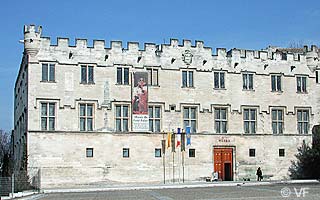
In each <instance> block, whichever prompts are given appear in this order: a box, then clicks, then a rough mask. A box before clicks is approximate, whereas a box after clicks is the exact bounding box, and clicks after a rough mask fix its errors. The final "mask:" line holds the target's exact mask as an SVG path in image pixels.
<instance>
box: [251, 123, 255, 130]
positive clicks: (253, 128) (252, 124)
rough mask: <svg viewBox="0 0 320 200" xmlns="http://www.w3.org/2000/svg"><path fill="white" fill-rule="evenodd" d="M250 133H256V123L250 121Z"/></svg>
mask: <svg viewBox="0 0 320 200" xmlns="http://www.w3.org/2000/svg"><path fill="white" fill-rule="evenodd" d="M251 133H256V123H255V122H251Z"/></svg>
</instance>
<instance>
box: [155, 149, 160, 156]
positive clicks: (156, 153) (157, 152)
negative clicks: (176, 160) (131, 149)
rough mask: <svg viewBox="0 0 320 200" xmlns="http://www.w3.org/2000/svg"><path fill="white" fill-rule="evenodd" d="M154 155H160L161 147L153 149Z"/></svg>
mask: <svg viewBox="0 0 320 200" xmlns="http://www.w3.org/2000/svg"><path fill="white" fill-rule="evenodd" d="M154 156H155V157H156V158H159V157H161V149H155V150H154Z"/></svg>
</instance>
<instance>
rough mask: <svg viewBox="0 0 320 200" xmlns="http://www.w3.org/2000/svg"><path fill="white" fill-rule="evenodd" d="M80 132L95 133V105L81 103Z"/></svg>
mask: <svg viewBox="0 0 320 200" xmlns="http://www.w3.org/2000/svg"><path fill="white" fill-rule="evenodd" d="M79 107H80V131H93V104H87V103H81V104H79Z"/></svg>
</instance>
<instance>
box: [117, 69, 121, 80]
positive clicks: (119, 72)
mask: <svg viewBox="0 0 320 200" xmlns="http://www.w3.org/2000/svg"><path fill="white" fill-rule="evenodd" d="M117 84H122V68H121V67H118V68H117Z"/></svg>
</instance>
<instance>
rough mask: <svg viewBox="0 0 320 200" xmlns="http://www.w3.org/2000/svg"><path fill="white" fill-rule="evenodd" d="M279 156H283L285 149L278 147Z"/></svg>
mask: <svg viewBox="0 0 320 200" xmlns="http://www.w3.org/2000/svg"><path fill="white" fill-rule="evenodd" d="M279 157H285V150H284V149H279Z"/></svg>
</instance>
